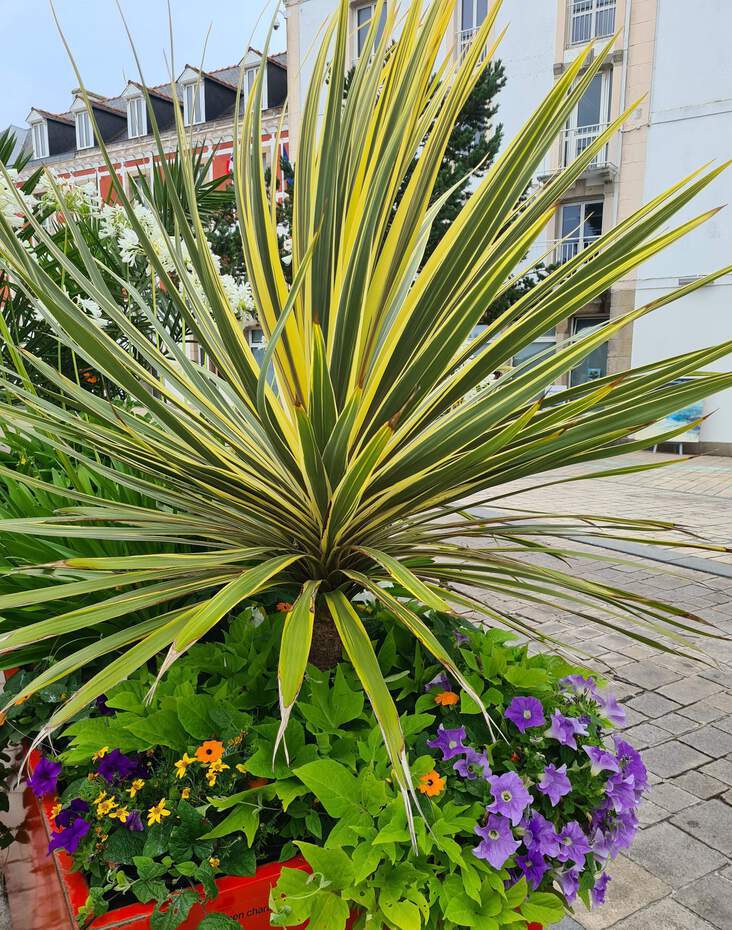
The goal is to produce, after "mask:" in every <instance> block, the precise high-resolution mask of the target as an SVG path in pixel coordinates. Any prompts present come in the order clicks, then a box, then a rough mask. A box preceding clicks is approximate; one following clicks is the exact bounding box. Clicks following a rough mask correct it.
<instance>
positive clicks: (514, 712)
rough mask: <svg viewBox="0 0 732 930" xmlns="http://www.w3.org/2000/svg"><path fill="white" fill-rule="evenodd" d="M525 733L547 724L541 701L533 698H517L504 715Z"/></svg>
mask: <svg viewBox="0 0 732 930" xmlns="http://www.w3.org/2000/svg"><path fill="white" fill-rule="evenodd" d="M503 716H504V717H505V718H506V719H507V720H510V721H511V722H512V723H514V724H515V725H516V726H517V727H518V729H519V730H520V731H521V732H522V733H525V732H526V730H527V729H528V728H529V727H540V726H543V725H544V724H545V723H546V717H545V716H544V708H543V707H542V704H541V701H539V700H538V699H537V698H533V697H515V698H514V699H513V700H512V701H511V703H510V704H509V705H508V709H507V710H506V712H505V713H504V715H503Z"/></svg>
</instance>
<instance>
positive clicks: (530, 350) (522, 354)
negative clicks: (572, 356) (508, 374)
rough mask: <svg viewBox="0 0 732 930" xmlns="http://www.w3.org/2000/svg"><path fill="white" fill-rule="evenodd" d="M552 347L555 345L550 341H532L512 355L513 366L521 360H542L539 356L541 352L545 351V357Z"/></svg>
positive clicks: (517, 364)
mask: <svg viewBox="0 0 732 930" xmlns="http://www.w3.org/2000/svg"><path fill="white" fill-rule="evenodd" d="M554 348H555V347H554V346H553V345H552V344H551V343H550V342H532V343H530V344H529V345H527V346H524V348H523V349H520V350H519V351H518V352H517V353H516V355H514V357H513V364H514V367H517V366H519V365H520V364H521V363H522V362H527V361H530V360H531V359H535V361H534V364H536V363H537V362H540V361H543V359H541V358H539V356H540V355H541V353H542V352H546V353H547V356H546V357H548V355H549V352H550V351H551V350H553V349H554Z"/></svg>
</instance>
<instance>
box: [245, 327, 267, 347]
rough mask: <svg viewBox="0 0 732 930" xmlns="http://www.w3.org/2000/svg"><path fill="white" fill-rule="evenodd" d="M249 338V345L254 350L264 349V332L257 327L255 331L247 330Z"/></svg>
mask: <svg viewBox="0 0 732 930" xmlns="http://www.w3.org/2000/svg"><path fill="white" fill-rule="evenodd" d="M247 336H248V338H249V345H250V346H251V348H252V349H261V348H263V347H264V330H262V329H259V327H255V328H254V329H250V330H247Z"/></svg>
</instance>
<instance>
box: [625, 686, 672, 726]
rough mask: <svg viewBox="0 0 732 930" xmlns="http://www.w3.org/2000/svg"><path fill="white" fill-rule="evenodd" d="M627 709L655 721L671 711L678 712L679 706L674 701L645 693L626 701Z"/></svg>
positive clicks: (650, 692)
mask: <svg viewBox="0 0 732 930" xmlns="http://www.w3.org/2000/svg"><path fill="white" fill-rule="evenodd" d="M628 707H629V708H630V709H631V710H634V711H636V712H637V713H639V714H643V715H644V716H646V717H650V718H651V720H655V718H656V717H663V716H664V714H670V713H671V711H674V710H678V709H679V704H677V703H676V701H670V700H669V699H668V698H665V697H662V696H661V695H660V694H655V693H654V692H652V691H647V692H644V693H641V694H639V695H638V696H637V697H634V698H633V700H632V701H628Z"/></svg>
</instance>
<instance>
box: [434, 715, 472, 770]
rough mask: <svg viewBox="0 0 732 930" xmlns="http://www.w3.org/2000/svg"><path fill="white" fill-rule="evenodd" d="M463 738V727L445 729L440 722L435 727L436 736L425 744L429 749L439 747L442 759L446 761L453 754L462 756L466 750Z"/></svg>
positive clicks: (453, 755) (453, 756)
mask: <svg viewBox="0 0 732 930" xmlns="http://www.w3.org/2000/svg"><path fill="white" fill-rule="evenodd" d="M464 739H465V727H457V728H456V729H454V730H446V729H445V728H444V727H443V726H442V724H440V726H439V727H438V728H437V736H436V737H435V739H433V740H430V741H429V742H428V743H427V745H428V746H429V747H430V749H439V750H440V752H441V753H442V759H443V761H444V762H446V761H447V760H448V759H454V758H455V756H462V755H463V754H464V753H465V752H467V750H468V747H467V746H465V745H464V744H463V740H464Z"/></svg>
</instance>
